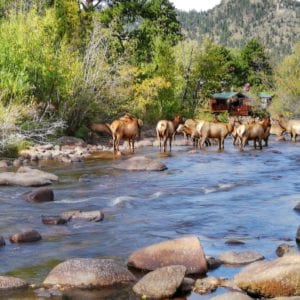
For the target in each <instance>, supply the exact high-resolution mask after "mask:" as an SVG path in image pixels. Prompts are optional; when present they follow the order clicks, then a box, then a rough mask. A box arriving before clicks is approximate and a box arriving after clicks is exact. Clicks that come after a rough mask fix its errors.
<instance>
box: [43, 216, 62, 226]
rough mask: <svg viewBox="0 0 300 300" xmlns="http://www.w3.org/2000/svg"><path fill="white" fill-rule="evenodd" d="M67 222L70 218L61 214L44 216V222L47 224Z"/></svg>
mask: <svg viewBox="0 0 300 300" xmlns="http://www.w3.org/2000/svg"><path fill="white" fill-rule="evenodd" d="M67 222H68V220H67V219H64V218H62V217H61V216H42V223H43V224H45V225H64V224H66V223H67Z"/></svg>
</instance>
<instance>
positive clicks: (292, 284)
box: [234, 254, 300, 298]
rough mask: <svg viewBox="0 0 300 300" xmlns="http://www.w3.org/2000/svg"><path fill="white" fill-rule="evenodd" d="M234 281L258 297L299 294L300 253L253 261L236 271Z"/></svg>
mask: <svg viewBox="0 0 300 300" xmlns="http://www.w3.org/2000/svg"><path fill="white" fill-rule="evenodd" d="M234 282H235V284H236V285H237V286H238V287H240V288H241V289H242V290H244V291H246V292H247V293H249V294H254V295H257V296H259V297H266V298H272V297H279V296H300V254H294V255H285V256H283V257H280V258H277V259H275V260H273V261H263V262H256V263H253V264H251V265H249V266H247V267H246V268H244V269H243V270H242V271H241V272H240V273H238V274H237V275H236V276H235V278H234Z"/></svg>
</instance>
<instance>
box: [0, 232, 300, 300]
mask: <svg viewBox="0 0 300 300" xmlns="http://www.w3.org/2000/svg"><path fill="white" fill-rule="evenodd" d="M258 259H263V257H262V256H261V255H260V256H259V255H258V254H257V253H255V252H253V253H251V252H249V251H247V252H242V253H237V252H233V253H231V254H230V255H229V254H228V253H227V254H226V255H222V256H221V257H220V260H221V261H222V262H221V263H224V264H231V265H240V263H242V264H248V266H246V267H245V268H243V269H242V270H241V271H240V272H239V273H238V274H237V275H235V277H234V278H233V279H226V278H218V277H204V278H203V276H206V273H207V272H208V271H209V270H210V263H209V261H213V260H212V258H211V257H210V258H209V257H206V256H205V253H204V251H203V248H202V246H201V243H200V241H199V239H198V238H197V237H195V236H188V237H183V238H179V239H175V240H169V241H164V242H161V243H158V244H154V245H150V246H148V247H145V248H142V249H139V250H137V251H135V252H133V253H132V254H131V255H130V257H129V258H128V263H127V266H128V267H129V269H128V268H127V267H126V266H125V265H123V264H122V263H120V262H118V261H116V260H113V259H92V258H74V259H70V260H67V261H65V262H62V263H60V264H58V265H57V266H56V267H55V268H54V269H53V270H51V271H50V273H49V274H48V276H47V277H46V278H45V280H44V282H43V287H41V288H39V289H38V290H36V293H37V294H40V293H42V294H49V295H50V296H51V295H53V294H56V295H58V294H59V293H61V294H64V293H67V291H68V290H72V289H74V288H76V289H78V288H79V289H87V288H88V289H101V288H102V287H108V286H113V285H116V284H118V285H119V284H122V285H124V284H125V285H130V286H132V289H133V292H134V293H135V294H137V295H138V296H140V297H141V298H145V299H166V298H172V297H173V296H174V295H180V294H185V293H188V292H191V291H194V292H196V293H199V294H210V293H213V292H214V291H215V290H216V289H217V288H218V287H225V288H227V289H229V290H230V292H228V293H225V294H222V295H218V296H215V297H212V298H211V299H215V300H227V299H231V300H234V299H238V300H243V299H245V300H247V299H253V298H251V296H250V295H252V296H255V297H262V298H264V297H265V298H274V299H281V298H275V297H292V296H299V295H300V254H299V252H296V251H295V252H292V253H291V252H290V253H285V255H283V256H282V257H279V258H277V259H275V260H272V261H257V260H258ZM253 261H255V262H253ZM132 267H134V268H135V269H140V270H144V271H145V270H146V271H149V272H148V273H147V274H146V275H144V276H143V277H142V278H141V279H139V280H138V279H137V278H136V277H135V275H133V273H132V272H131V271H130V268H132ZM191 276H193V278H192V277H191ZM195 276H198V277H199V276H200V277H201V278H200V279H197V280H195V279H194V278H195ZM22 287H23V288H26V287H28V283H26V282H24V281H23V280H21V279H18V278H12V277H6V276H0V291H1V290H7V289H13V288H22ZM61 294H60V295H61ZM291 299H292V298H291ZM295 299H297V298H295Z"/></svg>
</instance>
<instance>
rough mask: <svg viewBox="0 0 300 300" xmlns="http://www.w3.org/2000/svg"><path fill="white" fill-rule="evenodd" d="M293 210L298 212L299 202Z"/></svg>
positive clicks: (299, 209) (299, 208) (299, 210)
mask: <svg viewBox="0 0 300 300" xmlns="http://www.w3.org/2000/svg"><path fill="white" fill-rule="evenodd" d="M294 210H295V211H297V212H300V202H299V203H298V204H297V205H296V206H295V207H294Z"/></svg>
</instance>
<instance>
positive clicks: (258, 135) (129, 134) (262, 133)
mask: <svg viewBox="0 0 300 300" xmlns="http://www.w3.org/2000/svg"><path fill="white" fill-rule="evenodd" d="M273 120H275V121H276V122H277V124H274V123H273V124H272V123H271V118H270V117H269V116H268V117H265V118H263V119H262V120H259V119H254V118H243V119H242V118H239V117H229V120H228V123H222V122H219V121H216V120H215V121H211V122H209V121H204V120H196V119H187V120H185V121H184V120H183V118H182V117H181V116H179V115H176V116H175V117H174V118H173V119H172V120H160V121H159V122H158V123H157V125H156V136H157V139H158V142H159V148H160V151H163V152H166V151H167V148H168V146H169V151H171V150H172V142H173V140H174V139H175V135H176V134H180V133H181V134H183V135H184V139H185V140H186V142H187V141H188V139H189V138H190V139H191V140H192V142H193V146H194V147H195V148H203V147H204V146H210V145H211V144H212V141H213V142H214V141H217V142H218V146H219V150H222V149H224V141H225V139H226V137H227V136H229V135H231V136H232V138H233V145H234V146H239V147H240V149H241V150H243V149H244V147H245V146H246V145H247V144H248V142H249V141H253V145H254V148H255V149H256V148H257V146H258V147H259V148H260V149H262V147H263V145H262V143H263V142H264V146H268V139H269V136H270V134H277V135H278V136H282V135H283V133H284V132H287V133H289V134H290V136H291V139H292V140H293V141H294V142H296V138H297V136H298V135H300V120H288V119H286V118H284V117H283V116H282V115H279V116H277V117H273ZM142 126H143V122H142V120H140V119H136V118H134V117H132V116H131V115H130V114H125V115H124V116H122V117H120V118H119V119H117V120H114V121H113V122H112V123H111V124H108V123H106V124H99V123H92V124H91V125H90V129H91V130H92V131H96V132H106V133H109V134H110V135H111V136H112V139H113V149H114V152H115V153H120V151H119V145H120V141H121V140H122V139H123V140H127V141H128V145H129V150H130V152H132V153H134V144H135V140H136V138H139V137H140V135H141V128H142Z"/></svg>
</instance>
